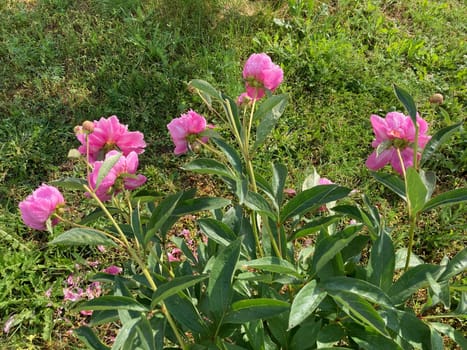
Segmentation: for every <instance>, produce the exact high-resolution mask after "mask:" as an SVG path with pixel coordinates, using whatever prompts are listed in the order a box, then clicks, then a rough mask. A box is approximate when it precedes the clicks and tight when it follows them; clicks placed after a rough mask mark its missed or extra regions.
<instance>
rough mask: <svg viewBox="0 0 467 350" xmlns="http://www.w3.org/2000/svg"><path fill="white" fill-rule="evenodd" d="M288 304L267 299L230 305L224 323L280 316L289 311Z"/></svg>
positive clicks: (243, 301) (249, 300)
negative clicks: (230, 307) (230, 308)
mask: <svg viewBox="0 0 467 350" xmlns="http://www.w3.org/2000/svg"><path fill="white" fill-rule="evenodd" d="M289 307H290V305H289V303H287V302H285V301H282V300H277V299H269V298H258V299H246V300H240V301H237V302H235V303H233V304H232V310H231V311H229V312H228V313H227V315H226V316H225V318H224V320H223V321H224V323H245V322H251V321H255V320H258V319H267V318H269V317H273V316H276V315H277V314H281V313H283V312H284V311H287V310H288V309H289Z"/></svg>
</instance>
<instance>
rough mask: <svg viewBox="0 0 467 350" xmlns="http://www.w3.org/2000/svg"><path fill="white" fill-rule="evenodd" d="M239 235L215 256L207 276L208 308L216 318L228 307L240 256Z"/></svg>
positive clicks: (219, 317)
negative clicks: (208, 276) (209, 273)
mask: <svg viewBox="0 0 467 350" xmlns="http://www.w3.org/2000/svg"><path fill="white" fill-rule="evenodd" d="M241 243H242V241H241V237H239V238H238V239H237V240H235V241H233V242H232V243H230V245H228V246H227V247H225V248H224V249H223V250H222V251H221V252H220V253H219V255H218V256H217V257H216V258H215V260H214V262H213V265H212V269H211V275H210V278H209V283H208V288H207V294H208V297H209V309H210V311H211V312H212V313H213V314H214V316H215V317H216V319H217V320H220V319H222V316H223V315H224V314H225V312H226V311H227V310H228V309H229V308H230V301H231V300H232V296H233V286H232V281H233V276H234V273H235V267H236V265H237V262H238V258H239V257H240V247H241Z"/></svg>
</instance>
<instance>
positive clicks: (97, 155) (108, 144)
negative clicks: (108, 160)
mask: <svg viewBox="0 0 467 350" xmlns="http://www.w3.org/2000/svg"><path fill="white" fill-rule="evenodd" d="M86 123H87V124H83V125H84V126H82V127H77V128H75V133H76V137H77V139H78V140H79V141H80V142H81V146H80V147H79V148H78V150H79V151H80V152H81V154H83V155H86V139H87V142H88V145H89V146H88V147H89V159H88V161H89V162H91V163H93V162H95V161H96V160H102V159H104V158H105V155H106V153H107V152H109V151H111V150H117V151H120V152H121V153H122V154H123V155H124V156H127V155H129V154H130V153H131V152H135V153H137V154H141V153H143V152H144V148H145V147H146V143H145V142H144V135H143V134H142V133H141V132H139V131H128V126H127V125H123V124H120V122H119V120H118V118H117V116H115V115H113V116H111V117H109V118H101V119H99V120H95V121H94V122H89V121H87V122H86ZM90 123H93V127H91V125H90Z"/></svg>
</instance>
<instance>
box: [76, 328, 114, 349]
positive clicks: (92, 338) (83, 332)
mask: <svg viewBox="0 0 467 350" xmlns="http://www.w3.org/2000/svg"><path fill="white" fill-rule="evenodd" d="M74 332H75V334H76V336H77V337H78V338H79V339H80V340H81V341H82V342H83V343H84V344H86V346H87V348H88V349H91V350H109V349H110V348H109V347H108V346H106V345H104V344H103V343H101V341H100V340H99V338H97V335H96V334H95V333H94V331H93V330H92V329H91V328H89V327H86V326H81V327H79V328H76V329H75V330H74Z"/></svg>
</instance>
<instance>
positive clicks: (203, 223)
mask: <svg viewBox="0 0 467 350" xmlns="http://www.w3.org/2000/svg"><path fill="white" fill-rule="evenodd" d="M198 225H199V228H200V229H201V231H203V232H204V233H205V234H206V236H208V238H210V239H212V240H213V241H215V242H216V243H218V244H220V245H222V246H228V245H229V244H230V242H232V241H234V240H235V239H236V238H237V235H236V234H235V233H234V232H233V231H232V230H231V229H230V227H229V226H227V225H226V224H224V223H222V222H220V221H218V220H215V219H210V218H204V219H199V220H198Z"/></svg>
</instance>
